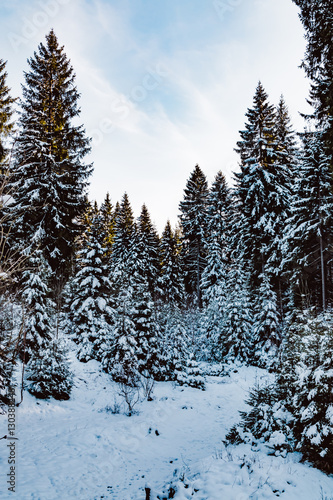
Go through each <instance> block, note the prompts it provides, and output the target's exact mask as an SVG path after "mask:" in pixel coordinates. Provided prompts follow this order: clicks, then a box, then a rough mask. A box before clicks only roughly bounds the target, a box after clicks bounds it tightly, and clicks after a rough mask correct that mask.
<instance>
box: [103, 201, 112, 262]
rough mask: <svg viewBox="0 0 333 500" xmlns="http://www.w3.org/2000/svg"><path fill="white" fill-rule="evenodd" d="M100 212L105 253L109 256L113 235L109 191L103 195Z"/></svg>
mask: <svg viewBox="0 0 333 500" xmlns="http://www.w3.org/2000/svg"><path fill="white" fill-rule="evenodd" d="M100 213H101V217H102V221H103V229H104V233H105V241H104V246H105V248H106V255H107V257H110V256H111V253H112V246H113V242H114V237H115V212H114V210H113V206H112V203H111V200H110V195H109V193H107V194H106V196H105V199H104V202H103V203H102V205H101V208H100Z"/></svg>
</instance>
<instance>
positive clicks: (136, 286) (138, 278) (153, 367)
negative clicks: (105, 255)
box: [129, 231, 163, 378]
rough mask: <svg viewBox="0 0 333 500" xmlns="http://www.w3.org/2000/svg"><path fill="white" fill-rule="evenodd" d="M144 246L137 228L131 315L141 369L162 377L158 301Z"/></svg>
mask: <svg viewBox="0 0 333 500" xmlns="http://www.w3.org/2000/svg"><path fill="white" fill-rule="evenodd" d="M141 248H142V247H141V245H140V234H139V231H137V234H136V237H135V238H134V240H133V244H132V248H131V253H130V259H129V268H130V277H129V284H130V290H131V306H132V309H131V313H130V317H131V320H132V321H133V324H134V331H135V339H136V343H137V358H138V363H139V364H138V368H139V371H140V373H143V372H147V373H149V374H150V375H151V376H152V377H154V378H159V372H160V367H161V365H162V364H163V362H162V357H161V354H160V352H159V338H158V329H157V325H156V319H155V312H154V302H153V300H152V295H151V292H150V290H149V276H148V274H147V263H146V256H145V255H144V253H141Z"/></svg>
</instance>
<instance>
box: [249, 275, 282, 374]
mask: <svg viewBox="0 0 333 500" xmlns="http://www.w3.org/2000/svg"><path fill="white" fill-rule="evenodd" d="M259 278H260V280H261V284H260V287H259V293H258V299H257V303H256V304H255V315H254V345H255V353H254V358H255V362H256V363H257V364H258V365H259V366H263V367H267V366H268V367H270V366H271V365H273V364H274V363H275V364H276V361H277V358H276V356H277V352H278V347H279V346H280V343H281V318H280V315H279V311H278V303H277V296H276V293H275V292H274V291H273V290H272V285H271V280H270V279H269V276H268V275H267V273H266V271H265V270H264V272H263V273H262V274H261V275H260V277H259Z"/></svg>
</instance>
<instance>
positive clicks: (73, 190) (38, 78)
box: [9, 30, 91, 288]
mask: <svg viewBox="0 0 333 500" xmlns="http://www.w3.org/2000/svg"><path fill="white" fill-rule="evenodd" d="M28 62H29V65H30V70H29V71H28V72H26V73H25V86H23V99H22V100H21V115H20V122H19V125H20V133H19V136H18V138H17V141H16V148H15V163H14V165H13V168H11V182H10V184H9V188H10V187H12V190H13V195H12V196H13V203H12V204H11V206H10V211H11V214H12V217H13V221H14V231H13V241H14V245H15V246H16V247H19V248H21V249H22V248H27V247H28V248H35V247H36V246H37V244H38V245H39V248H40V249H41V250H42V253H43V256H44V258H45V259H46V261H47V262H48V264H49V265H50V266H51V269H52V271H53V272H54V273H55V274H54V276H53V278H52V284H54V286H55V288H57V286H59V282H60V283H61V282H64V280H65V279H66V277H67V275H68V273H69V269H68V267H69V266H70V262H71V257H72V255H73V252H74V241H75V238H76V237H77V236H78V234H79V232H80V226H79V224H78V223H77V218H78V217H79V216H80V214H82V211H83V209H84V194H85V189H86V186H87V178H88V176H89V175H90V173H91V166H90V165H85V164H84V163H83V162H82V159H83V157H84V156H85V155H86V154H87V153H88V152H89V150H90V147H89V140H88V139H87V138H86V137H85V132H84V129H83V128H82V126H77V125H73V120H74V119H75V118H76V117H77V116H78V115H79V114H80V109H79V107H78V99H79V94H78V92H77V89H76V87H75V74H74V72H73V68H72V67H71V65H70V61H69V60H68V59H67V57H66V54H65V52H64V48H63V47H61V46H59V44H58V40H57V37H56V36H55V34H54V32H53V30H51V31H50V33H49V34H48V35H47V36H46V44H45V45H44V44H42V43H41V44H40V45H39V47H38V52H35V54H34V56H33V57H32V58H31V59H29V61H28Z"/></svg>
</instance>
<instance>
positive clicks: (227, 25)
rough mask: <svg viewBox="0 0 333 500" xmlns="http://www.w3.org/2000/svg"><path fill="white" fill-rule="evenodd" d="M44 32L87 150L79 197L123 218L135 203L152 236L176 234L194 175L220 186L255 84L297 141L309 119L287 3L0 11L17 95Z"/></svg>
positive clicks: (134, 3)
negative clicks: (73, 93) (62, 57)
mask: <svg viewBox="0 0 333 500" xmlns="http://www.w3.org/2000/svg"><path fill="white" fill-rule="evenodd" d="M51 28H53V29H54V31H55V33H56V35H57V37H58V40H59V43H60V44H61V45H64V47H65V52H66V54H67V56H68V57H69V58H70V60H71V64H72V66H73V68H74V71H75V73H76V85H77V88H78V91H79V92H80V94H81V98H80V107H81V115H80V123H82V124H83V125H84V127H85V129H86V133H87V135H88V136H89V137H91V138H92V152H91V154H90V155H89V156H87V157H86V161H87V162H94V173H93V175H92V177H91V182H90V189H89V197H90V199H91V200H97V202H98V203H99V204H100V203H102V202H103V200H104V198H105V195H106V193H107V192H109V194H110V197H111V201H112V202H113V204H115V203H116V201H120V200H121V198H122V196H123V194H124V192H125V191H126V192H127V193H128V195H129V199H130V202H131V204H132V207H133V210H134V214H135V216H139V214H140V210H141V206H142V204H143V203H145V204H146V205H147V207H148V209H149V212H150V214H151V217H152V220H153V221H154V222H155V224H156V227H157V229H158V231H159V232H161V231H162V230H163V228H164V226H165V224H166V222H167V220H168V219H169V220H170V222H171V223H172V225H173V226H174V225H175V224H176V223H177V215H178V213H179V211H178V205H179V202H180V201H181V200H182V198H183V190H184V188H185V186H186V182H187V180H188V178H189V176H190V174H191V172H192V171H193V169H194V167H195V165H196V164H199V165H200V167H201V169H202V170H203V172H204V173H205V174H206V176H207V179H208V181H209V183H211V182H212V181H213V180H214V177H215V175H216V173H217V172H218V171H219V170H222V172H223V173H224V174H225V176H226V178H227V180H228V182H229V183H230V185H232V179H233V172H235V171H237V170H238V168H239V167H238V156H237V154H236V153H235V152H234V148H235V146H236V142H237V140H239V130H242V129H244V123H245V121H246V117H245V113H246V111H247V109H248V108H250V107H252V102H253V95H254V92H255V89H256V86H257V84H258V81H259V80H260V81H261V82H262V84H263V86H264V88H265V90H266V92H267V93H268V95H269V99H270V102H271V103H272V104H277V103H278V101H279V99H280V95H281V94H283V95H284V98H285V101H286V103H287V105H288V107H289V111H290V115H291V118H292V123H293V125H294V128H295V129H296V130H297V131H302V129H303V119H302V118H301V117H300V115H299V112H306V111H308V110H309V108H308V105H307V103H306V98H307V96H308V92H309V83H308V81H307V80H306V78H305V75H304V71H303V70H302V69H301V68H299V66H300V64H301V61H302V58H303V56H304V52H305V40H304V31H303V27H302V25H301V22H300V20H299V18H298V9H297V7H296V6H295V5H294V4H293V2H292V0H11V1H10V2H8V1H7V0H0V47H1V50H0V58H2V59H4V60H7V61H8V62H7V72H8V78H7V84H8V85H9V87H10V88H11V89H12V90H11V94H12V95H13V96H20V95H21V84H22V83H24V71H28V70H29V65H28V63H27V60H28V58H30V57H32V56H33V54H34V52H35V51H36V50H37V48H38V45H39V43H41V42H44V41H45V35H46V34H47V33H48V32H49V31H50V29H51Z"/></svg>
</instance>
